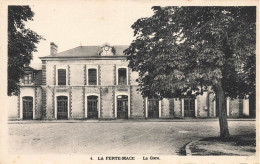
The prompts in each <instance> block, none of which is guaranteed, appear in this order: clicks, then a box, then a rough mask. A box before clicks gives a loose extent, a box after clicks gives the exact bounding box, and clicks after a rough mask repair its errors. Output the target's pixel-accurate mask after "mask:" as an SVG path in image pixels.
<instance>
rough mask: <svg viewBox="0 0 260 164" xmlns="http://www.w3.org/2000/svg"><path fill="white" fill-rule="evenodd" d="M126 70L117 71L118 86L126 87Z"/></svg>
mask: <svg viewBox="0 0 260 164" xmlns="http://www.w3.org/2000/svg"><path fill="white" fill-rule="evenodd" d="M126 84H127V83H126V68H119V69H118V85H126Z"/></svg>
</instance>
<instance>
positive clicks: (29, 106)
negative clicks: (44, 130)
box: [23, 96, 33, 120]
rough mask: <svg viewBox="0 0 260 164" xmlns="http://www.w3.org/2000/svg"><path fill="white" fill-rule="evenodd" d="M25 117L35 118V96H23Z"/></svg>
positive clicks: (28, 118) (27, 118) (26, 118)
mask: <svg viewBox="0 0 260 164" xmlns="http://www.w3.org/2000/svg"><path fill="white" fill-rule="evenodd" d="M23 119H24V120H32V119H33V98H32V97H29V96H27V97H23Z"/></svg>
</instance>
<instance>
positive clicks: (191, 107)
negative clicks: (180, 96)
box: [184, 98, 195, 117]
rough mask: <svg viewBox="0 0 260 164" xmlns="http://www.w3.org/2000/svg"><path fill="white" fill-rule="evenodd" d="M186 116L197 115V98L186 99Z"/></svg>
mask: <svg viewBox="0 0 260 164" xmlns="http://www.w3.org/2000/svg"><path fill="white" fill-rule="evenodd" d="M184 117H195V98H185V99H184Z"/></svg>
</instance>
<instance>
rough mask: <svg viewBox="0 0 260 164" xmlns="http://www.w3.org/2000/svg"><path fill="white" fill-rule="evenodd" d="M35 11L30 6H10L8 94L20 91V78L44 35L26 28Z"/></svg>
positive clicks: (15, 93)
mask: <svg viewBox="0 0 260 164" xmlns="http://www.w3.org/2000/svg"><path fill="white" fill-rule="evenodd" d="M33 16H34V12H33V11H32V10H31V8H30V7H29V6H8V95H9V96H11V95H17V94H18V93H19V80H20V78H22V77H23V75H24V68H25V67H26V66H27V65H29V64H30V62H31V60H32V58H33V55H32V54H33V52H36V51H37V50H36V48H37V47H36V44H37V43H39V41H40V40H41V39H43V37H41V36H40V35H38V34H37V33H35V32H34V31H32V30H30V29H29V28H25V22H27V21H32V20H33Z"/></svg>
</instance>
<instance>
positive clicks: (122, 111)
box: [117, 95, 128, 119]
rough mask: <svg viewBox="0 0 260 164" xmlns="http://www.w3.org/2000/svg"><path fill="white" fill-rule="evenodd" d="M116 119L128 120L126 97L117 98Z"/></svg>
mask: <svg viewBox="0 0 260 164" xmlns="http://www.w3.org/2000/svg"><path fill="white" fill-rule="evenodd" d="M117 118H118V119H128V96H125V95H120V96H117Z"/></svg>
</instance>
